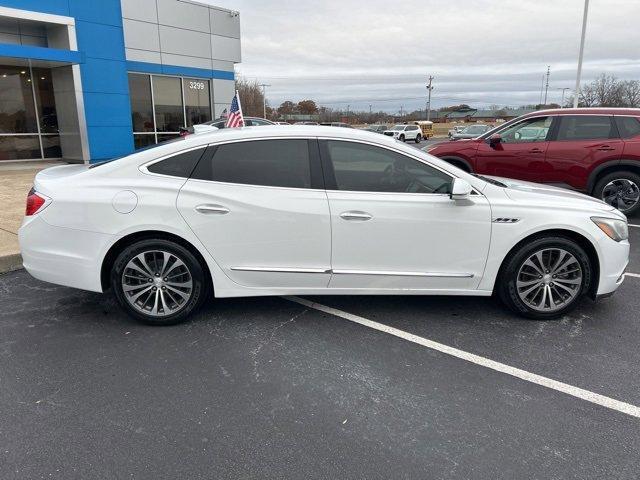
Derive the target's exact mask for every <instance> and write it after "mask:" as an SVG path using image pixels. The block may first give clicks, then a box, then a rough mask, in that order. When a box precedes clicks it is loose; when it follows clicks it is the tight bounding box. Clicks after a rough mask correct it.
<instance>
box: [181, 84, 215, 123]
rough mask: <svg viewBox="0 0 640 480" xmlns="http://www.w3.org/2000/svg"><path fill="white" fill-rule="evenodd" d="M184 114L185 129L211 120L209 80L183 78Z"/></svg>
mask: <svg viewBox="0 0 640 480" xmlns="http://www.w3.org/2000/svg"><path fill="white" fill-rule="evenodd" d="M182 88H183V89H184V103H185V112H186V114H187V127H191V126H193V125H196V124H198V123H204V122H208V121H209V120H211V98H210V96H209V92H210V90H209V80H202V79H199V78H183V79H182Z"/></svg>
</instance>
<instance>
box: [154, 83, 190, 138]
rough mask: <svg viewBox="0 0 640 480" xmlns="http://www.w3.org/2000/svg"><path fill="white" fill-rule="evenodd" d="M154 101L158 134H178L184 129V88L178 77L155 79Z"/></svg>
mask: <svg viewBox="0 0 640 480" xmlns="http://www.w3.org/2000/svg"><path fill="white" fill-rule="evenodd" d="M153 100H154V102H155V107H156V129H157V130H158V132H178V130H180V127H184V110H183V109H182V87H181V85H180V79H179V78H177V77H157V76H155V75H154V77H153Z"/></svg>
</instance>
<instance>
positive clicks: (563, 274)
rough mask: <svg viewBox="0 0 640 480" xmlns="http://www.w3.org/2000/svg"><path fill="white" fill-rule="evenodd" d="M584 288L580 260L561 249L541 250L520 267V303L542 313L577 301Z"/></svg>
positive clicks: (518, 283) (518, 281)
mask: <svg viewBox="0 0 640 480" xmlns="http://www.w3.org/2000/svg"><path fill="white" fill-rule="evenodd" d="M581 289H582V267H581V266H580V262H578V259H577V258H576V257H575V256H574V255H573V254H571V253H569V252H567V251H566V250H563V249H561V248H545V249H542V250H538V251H537V252H535V253H534V254H533V255H531V256H529V258H527V260H525V261H524V263H523V264H522V265H521V266H520V269H519V270H518V276H517V278H516V290H517V292H518V296H519V297H520V300H522V301H523V302H524V303H525V304H526V305H527V306H528V307H529V308H531V309H533V310H535V311H538V312H547V313H551V312H556V311H558V310H561V309H562V308H564V307H566V306H567V305H569V304H570V303H571V302H573V301H574V300H575V298H576V297H577V296H578V294H579V293H580V290H581Z"/></svg>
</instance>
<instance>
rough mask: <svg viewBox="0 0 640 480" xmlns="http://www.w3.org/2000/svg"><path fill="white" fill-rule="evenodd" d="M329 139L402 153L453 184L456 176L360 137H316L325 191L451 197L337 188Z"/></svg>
mask: <svg viewBox="0 0 640 480" xmlns="http://www.w3.org/2000/svg"><path fill="white" fill-rule="evenodd" d="M329 141H336V142H347V143H358V144H362V145H368V146H370V147H377V148H381V149H383V150H388V151H389V152H393V153H396V154H398V155H402V156H404V157H406V158H408V159H410V160H413V161H416V162H420V163H424V164H425V165H427V166H428V167H430V168H433V169H435V170H437V171H439V172H441V173H443V174H445V175H447V176H448V177H450V178H451V182H452V184H453V181H454V180H455V179H456V178H459V177H456V176H455V175H453V174H452V173H450V172H448V171H447V170H445V169H443V168H440V167H438V166H436V165H434V164H432V163H429V162H427V161H425V160H423V159H421V158H418V157H415V156H413V155H409V154H408V153H406V152H403V151H402V150H398V149H395V148H390V147H388V146H386V145H380V144H378V143H373V142H367V141H364V140H360V139H349V138H333V137H318V146H319V148H320V159H321V164H322V172H323V175H324V184H325V190H327V191H334V192H341V193H348V194H362V193H365V194H375V195H420V196H424V195H429V196H431V197H433V196H437V197H448V198H450V197H451V194H450V193H433V192H431V193H425V192H381V191H365V190H340V189H339V188H338V182H337V180H336V175H335V172H334V169H333V163H332V162H331V155H330V153H329V147H328V144H327V142H329ZM472 194H475V195H478V194H479V192H478V191H477V190H476V189H475V188H473V187H472Z"/></svg>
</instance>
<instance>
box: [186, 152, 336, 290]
mask: <svg viewBox="0 0 640 480" xmlns="http://www.w3.org/2000/svg"><path fill="white" fill-rule="evenodd" d="M314 152H315V153H314ZM317 152H318V150H317V145H316V143H315V141H308V140H306V139H278V140H254V141H242V142H235V143H228V144H223V145H219V146H218V147H216V150H215V154H214V155H213V156H212V157H210V158H203V159H202V160H201V161H200V163H199V164H198V166H197V167H196V170H195V172H194V173H193V174H192V177H191V179H189V180H188V181H187V182H186V183H185V185H184V186H183V187H182V189H181V190H180V194H179V196H178V210H179V211H180V213H181V214H182V216H183V217H184V218H185V220H186V221H187V223H188V224H189V226H190V227H191V229H192V230H193V231H194V232H195V234H196V235H197V236H198V238H199V239H200V241H201V242H202V243H203V244H204V245H205V247H206V248H207V250H208V251H209V253H210V254H211V256H212V257H213V258H214V259H215V261H216V262H217V263H218V265H219V266H220V267H221V268H222V270H223V271H224V272H225V273H226V275H227V276H228V277H229V278H231V280H233V281H234V282H236V283H238V284H240V285H244V286H249V287H268V288H271V287H273V288H282V287H284V288H294V287H295V288H305V287H306V288H326V286H327V284H328V283H329V279H330V276H331V273H330V270H331V264H330V262H331V227H330V223H329V205H328V201H327V196H326V193H325V192H324V190H323V189H322V188H317V187H321V178H320V177H317V175H320V173H319V170H320V166H319V160H318V154H317ZM317 178H320V180H319V181H320V184H316V183H315V182H316V181H317V180H316V179H317Z"/></svg>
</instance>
